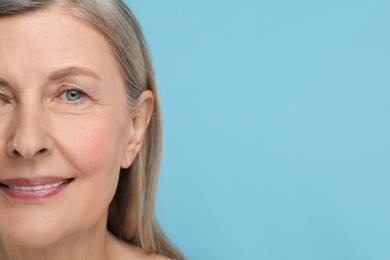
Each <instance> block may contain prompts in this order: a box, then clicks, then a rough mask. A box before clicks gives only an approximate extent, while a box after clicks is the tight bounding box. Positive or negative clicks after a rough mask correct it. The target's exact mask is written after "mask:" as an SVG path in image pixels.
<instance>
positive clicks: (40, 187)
mask: <svg viewBox="0 0 390 260" xmlns="http://www.w3.org/2000/svg"><path fill="white" fill-rule="evenodd" d="M31 188H32V190H43V185H38V186H33V187H31Z"/></svg>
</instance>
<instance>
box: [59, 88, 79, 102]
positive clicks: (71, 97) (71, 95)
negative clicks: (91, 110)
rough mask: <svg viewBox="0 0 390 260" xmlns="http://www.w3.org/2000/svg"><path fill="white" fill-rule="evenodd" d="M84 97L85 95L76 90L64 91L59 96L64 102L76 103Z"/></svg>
mask: <svg viewBox="0 0 390 260" xmlns="http://www.w3.org/2000/svg"><path fill="white" fill-rule="evenodd" d="M84 95H85V94H84V93H83V92H81V91H79V90H77V89H69V90H66V91H64V92H63V93H62V94H61V95H60V99H62V100H66V101H78V100H80V99H81V98H83V97H84Z"/></svg>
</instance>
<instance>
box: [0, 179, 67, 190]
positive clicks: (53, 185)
mask: <svg viewBox="0 0 390 260" xmlns="http://www.w3.org/2000/svg"><path fill="white" fill-rule="evenodd" d="M73 180H74V178H71V179H67V180H64V181H60V182H56V183H50V184H42V185H34V186H16V185H7V184H4V183H0V186H2V187H5V188H8V189H10V190H20V191H41V190H49V189H53V188H58V187H60V186H62V185H65V184H68V183H71V182H72V181H73Z"/></svg>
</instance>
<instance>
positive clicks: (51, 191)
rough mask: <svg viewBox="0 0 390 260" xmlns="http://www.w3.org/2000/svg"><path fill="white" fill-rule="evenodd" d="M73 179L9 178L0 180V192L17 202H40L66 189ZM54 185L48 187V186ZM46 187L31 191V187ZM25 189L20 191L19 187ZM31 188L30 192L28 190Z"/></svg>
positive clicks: (45, 177)
mask: <svg viewBox="0 0 390 260" xmlns="http://www.w3.org/2000/svg"><path fill="white" fill-rule="evenodd" d="M73 180H74V179H73V178H64V177H57V176H43V177H34V178H11V179H0V190H1V191H3V192H4V193H5V194H6V195H8V196H9V197H11V198H13V199H17V200H26V201H32V200H42V199H47V198H50V197H53V196H54V195H56V194H58V193H59V192H61V191H63V190H64V189H66V188H67V187H68V186H69V185H70V184H71V183H72V181H73ZM52 184H55V185H54V186H52V187H50V185H52ZM44 185H48V186H49V187H47V188H43V187H39V190H33V189H32V187H34V188H37V187H38V186H44ZM22 186H23V188H27V190H26V189H21V187H22ZM30 188H31V190H30Z"/></svg>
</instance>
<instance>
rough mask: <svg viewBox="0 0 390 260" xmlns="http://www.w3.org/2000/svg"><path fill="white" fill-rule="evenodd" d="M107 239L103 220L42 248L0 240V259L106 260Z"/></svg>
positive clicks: (4, 239) (107, 235) (108, 236)
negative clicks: (80, 232)
mask: <svg viewBox="0 0 390 260" xmlns="http://www.w3.org/2000/svg"><path fill="white" fill-rule="evenodd" d="M109 239H110V235H109V232H108V230H107V229H106V221H105V220H104V219H103V220H101V221H99V223H97V225H96V226H94V227H93V228H91V229H90V230H88V231H87V232H83V233H82V234H75V235H73V236H71V237H66V238H64V239H62V240H61V241H57V242H55V243H53V244H51V245H49V246H46V247H43V248H28V247H23V246H20V245H16V244H14V243H12V242H10V241H7V240H6V238H0V259H4V260H11V259H12V260H27V259H28V260H35V259H37V260H38V259H39V260H60V259H85V260H89V259H93V260H107V259H108V257H107V240H109Z"/></svg>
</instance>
